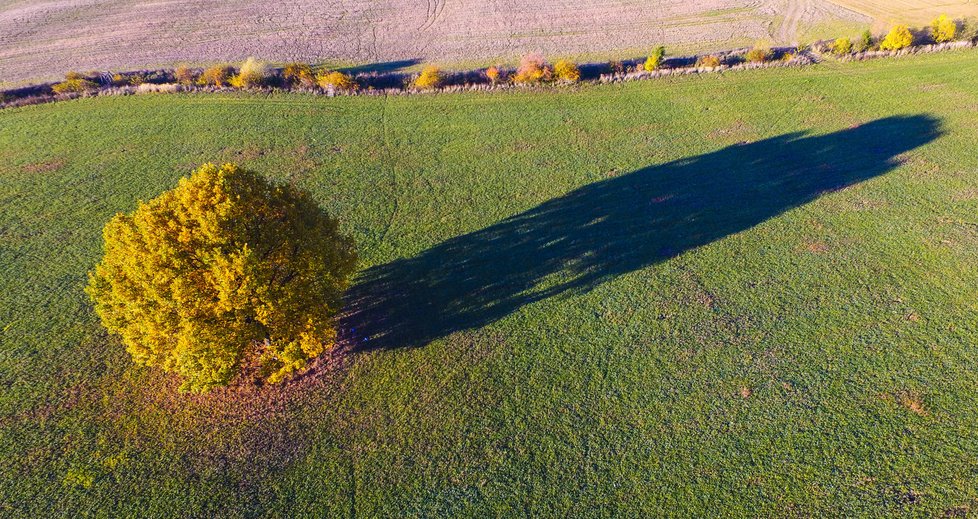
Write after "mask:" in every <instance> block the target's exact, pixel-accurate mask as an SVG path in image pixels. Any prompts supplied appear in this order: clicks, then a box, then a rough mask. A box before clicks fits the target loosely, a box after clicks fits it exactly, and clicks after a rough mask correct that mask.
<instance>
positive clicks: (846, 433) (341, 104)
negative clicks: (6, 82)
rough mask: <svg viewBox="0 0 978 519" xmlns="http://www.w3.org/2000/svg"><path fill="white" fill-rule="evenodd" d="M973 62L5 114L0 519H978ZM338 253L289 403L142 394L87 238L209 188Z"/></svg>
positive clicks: (258, 395) (93, 102)
mask: <svg viewBox="0 0 978 519" xmlns="http://www.w3.org/2000/svg"><path fill="white" fill-rule="evenodd" d="M976 142H978V52H974V51H966V52H955V53H947V54H941V55H930V56H926V57H911V58H904V59H894V60H883V61H875V62H863V63H850V64H823V65H819V66H815V67H808V68H804V69H793V70H764V71H753V72H743V73H730V74H725V75H705V76H700V77H686V78H675V79H666V80H658V81H649V82H636V83H629V84H624V85H605V86H585V87H581V88H579V89H566V90H559V91H555V92H524V93H502V94H478V95H476V94H472V95H468V94H466V95H439V96H411V97H392V98H389V99H384V98H368V97H357V98H334V99H327V98H322V97H312V96H304V95H271V96H258V95H245V94H241V95H205V94H200V95H172V96H137V97H110V98H105V97H103V98H93V99H84V100H78V101H71V102H64V103H57V104H49V105H42V106H34V107H26V108H22V109H12V110H4V111H2V112H0V280H2V281H0V283H2V288H3V290H2V291H0V330H2V332H0V333H2V335H0V515H5V516H57V515H61V516H71V517H77V516H85V515H91V516H100V517H101V516H105V517H109V516H111V517H120V516H133V515H152V516H162V515H169V516H197V517H212V516H229V517H230V516H279V517H294V516H303V515H318V516H327V515H328V516H346V515H350V516H352V515H358V516H365V517H375V516H386V515H424V516H429V515H450V516H456V515H462V516H480V517H482V516H494V515H534V516H537V515H545V516H551V515H557V516H609V515H620V516H638V515H644V514H651V515H680V516H689V515H701V516H730V517H740V516H757V515H774V516H823V515H847V516H873V515H911V516H924V517H933V516H940V515H941V514H945V513H947V514H965V513H967V512H968V511H969V510H970V511H971V512H972V513H975V512H976V511H978V478H976V473H978V458H976V457H975V453H976V452H978V356H976V355H975V351H976V350H975V347H976V344H978V304H976V297H975V296H976V293H978V291H976V287H978V264H976V261H975V260H976V259H978V216H976V209H978V153H976ZM206 161H234V162H238V163H240V164H243V165H245V166H248V167H251V168H255V169H258V170H261V171H263V172H266V173H267V174H268V175H270V176H272V177H274V178H277V179H280V180H282V181H288V182H295V183H297V184H298V185H301V186H303V187H304V188H306V189H308V190H310V191H311V192H312V193H314V194H315V195H316V196H317V197H318V199H319V200H320V201H321V203H322V205H323V206H324V207H325V208H327V209H328V210H330V211H331V212H333V213H334V214H337V215H340V216H341V217H342V219H343V221H344V225H345V227H346V229H347V230H348V231H349V232H351V233H353V235H354V236H355V237H356V239H357V241H358V244H359V247H360V252H361V262H362V265H361V266H362V271H361V273H360V275H359V277H358V280H357V282H356V284H355V286H354V287H353V289H352V290H351V292H350V312H349V315H347V316H346V317H345V318H344V320H343V326H344V328H345V331H344V336H345V337H347V338H348V341H349V347H350V349H352V350H353V352H351V353H348V354H346V355H342V356H341V355H337V356H335V357H334V358H332V359H322V361H321V362H320V363H319V365H318V366H317V367H316V369H314V370H313V372H311V373H310V374H308V375H306V376H304V377H302V378H301V379H299V380H296V381H293V382H292V383H290V384H288V385H286V386H284V387H264V388H254V387H239V388H234V389H229V390H221V391H217V392H215V393H212V394H210V395H207V396H192V395H184V394H180V393H179V392H177V390H176V388H177V385H178V383H177V382H176V381H175V380H173V379H171V378H169V377H166V376H163V375H162V374H160V373H159V372H157V371H153V370H148V369H143V368H138V367H135V366H133V365H132V363H131V362H130V360H129V359H128V357H127V355H126V353H125V351H124V349H123V347H122V346H121V344H120V343H119V342H118V341H117V340H116V339H113V338H110V337H108V336H107V335H106V333H105V332H104V331H103V329H102V328H101V327H100V325H99V323H98V320H97V318H96V316H95V315H94V313H93V311H92V309H91V306H90V304H89V302H88V301H87V299H86V297H85V295H84V293H83V287H84V285H85V283H86V272H87V271H88V270H89V269H90V268H91V267H92V266H93V265H94V264H95V262H96V261H97V260H98V258H99V257H100V255H101V229H102V226H103V224H104V223H105V222H106V221H107V220H108V219H109V218H110V217H111V216H112V215H113V214H114V213H116V212H118V211H129V210H132V209H133V208H134V207H135V204H136V201H137V200H139V199H144V200H145V199H149V198H151V197H153V196H156V195H157V194H159V193H160V192H162V191H164V190H166V189H169V188H171V187H173V186H175V185H176V182H177V179H178V178H180V177H181V176H182V175H186V174H188V173H189V172H190V170H191V169H192V168H193V167H195V166H196V165H198V164H200V163H202V162H206Z"/></svg>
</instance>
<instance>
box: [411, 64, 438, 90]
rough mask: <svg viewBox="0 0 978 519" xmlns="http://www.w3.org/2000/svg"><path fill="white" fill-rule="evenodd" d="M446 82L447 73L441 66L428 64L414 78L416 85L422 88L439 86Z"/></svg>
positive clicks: (427, 88)
mask: <svg viewBox="0 0 978 519" xmlns="http://www.w3.org/2000/svg"><path fill="white" fill-rule="evenodd" d="M444 82H445V74H444V72H442V71H441V69H440V68H438V67H436V66H434V65H428V66H426V67H425V68H424V69H422V70H421V74H420V75H419V76H418V78H417V79H415V80H414V87H415V88H420V89H421V90H429V89H433V88H439V87H441V86H442V84H443V83H444Z"/></svg>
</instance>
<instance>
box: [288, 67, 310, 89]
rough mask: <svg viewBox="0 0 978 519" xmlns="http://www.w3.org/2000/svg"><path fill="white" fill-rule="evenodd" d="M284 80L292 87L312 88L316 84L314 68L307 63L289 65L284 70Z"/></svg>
mask: <svg viewBox="0 0 978 519" xmlns="http://www.w3.org/2000/svg"><path fill="white" fill-rule="evenodd" d="M282 78H283V79H285V82H286V83H288V84H290V85H292V86H300V87H304V88H310V87H312V86H313V85H315V84H316V77H315V76H314V75H313V73H312V67H310V66H309V65H307V64H305V63H289V64H287V65H285V67H284V68H283V69H282Z"/></svg>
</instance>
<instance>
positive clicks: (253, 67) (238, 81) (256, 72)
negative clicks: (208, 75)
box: [228, 58, 271, 88]
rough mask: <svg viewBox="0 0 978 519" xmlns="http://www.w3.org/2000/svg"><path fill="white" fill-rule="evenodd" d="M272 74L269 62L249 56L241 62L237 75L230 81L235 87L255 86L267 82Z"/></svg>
mask: <svg viewBox="0 0 978 519" xmlns="http://www.w3.org/2000/svg"><path fill="white" fill-rule="evenodd" d="M270 75H271V70H270V69H269V67H268V64H266V63H264V62H261V61H258V60H256V59H255V58H248V59H247V60H245V62H244V63H242V64H241V69H240V70H238V73H237V75H235V76H233V77H232V78H231V79H230V80H229V81H228V83H230V85H231V86H233V87H234V88H253V87H258V86H262V85H263V84H265V82H266V81H268V77H269V76H270Z"/></svg>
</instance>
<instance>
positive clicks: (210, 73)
mask: <svg viewBox="0 0 978 519" xmlns="http://www.w3.org/2000/svg"><path fill="white" fill-rule="evenodd" d="M230 77H231V68H230V67H228V66H227V65H214V66H213V67H209V68H207V69H206V70H204V72H203V73H201V74H200V77H199V78H197V84H199V85H209V86H216V87H223V86H224V85H226V84H227V83H228V79H229V78H230Z"/></svg>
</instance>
